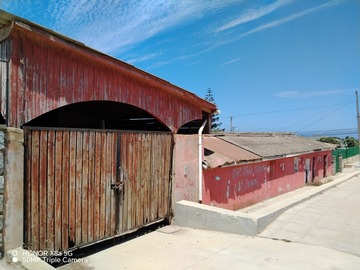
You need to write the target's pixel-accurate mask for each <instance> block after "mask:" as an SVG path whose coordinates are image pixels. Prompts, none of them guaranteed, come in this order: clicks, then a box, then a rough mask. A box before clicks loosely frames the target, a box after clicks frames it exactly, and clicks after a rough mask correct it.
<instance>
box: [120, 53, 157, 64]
mask: <svg viewBox="0 0 360 270" xmlns="http://www.w3.org/2000/svg"><path fill="white" fill-rule="evenodd" d="M159 55H161V54H160V53H150V54H146V55H142V56H140V57H137V58H132V59H129V60H126V62H127V63H129V64H135V63H140V62H144V61H147V60H150V59H152V58H155V57H157V56H159Z"/></svg>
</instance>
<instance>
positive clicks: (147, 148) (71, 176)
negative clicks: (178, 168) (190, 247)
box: [24, 127, 172, 251]
mask: <svg viewBox="0 0 360 270" xmlns="http://www.w3.org/2000/svg"><path fill="white" fill-rule="evenodd" d="M24 130H25V151H26V153H25V159H26V160H25V190H26V191H25V245H26V247H27V248H28V249H31V250H50V251H52V250H59V251H64V250H69V249H73V248H78V247H81V246H84V245H88V244H91V243H94V242H97V241H99V240H103V239H107V238H110V237H114V236H117V235H120V234H124V233H127V232H130V231H133V230H135V229H138V228H140V227H143V226H145V225H147V224H149V223H152V222H155V221H159V220H162V219H164V218H167V217H168V216H169V212H170V187H171V185H170V179H171V178H170V176H171V163H172V160H171V157H172V135H171V134H170V133H152V132H146V133H145V132H120V131H109V130H75V129H54V128H51V129H50V128H46V129H44V128H30V127H26V128H25V129H24Z"/></svg>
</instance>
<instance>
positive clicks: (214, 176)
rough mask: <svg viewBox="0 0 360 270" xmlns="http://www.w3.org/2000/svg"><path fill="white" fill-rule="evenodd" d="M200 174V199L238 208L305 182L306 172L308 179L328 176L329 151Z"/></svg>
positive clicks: (230, 207)
mask: <svg viewBox="0 0 360 270" xmlns="http://www.w3.org/2000/svg"><path fill="white" fill-rule="evenodd" d="M306 160H308V161H306ZM307 163H308V164H309V165H308V166H307ZM203 174H204V181H203V201H202V202H203V203H204V204H208V205H213V206H217V207H221V208H226V209H230V210H237V209H241V208H244V207H246V206H249V205H252V204H255V203H258V202H261V201H263V200H266V199H269V198H272V197H275V196H278V195H280V194H283V193H285V192H289V191H292V190H295V189H297V188H299V187H302V186H304V185H305V184H306V175H307V182H308V183H311V182H313V181H314V182H316V181H319V180H321V179H323V178H324V176H325V177H326V176H330V175H331V151H319V152H314V153H310V154H304V155H299V156H296V157H287V158H281V159H276V160H269V161H262V162H256V163H251V164H244V165H237V166H229V167H222V168H221V167H218V168H210V169H206V170H203Z"/></svg>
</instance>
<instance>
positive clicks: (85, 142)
mask: <svg viewBox="0 0 360 270" xmlns="http://www.w3.org/2000/svg"><path fill="white" fill-rule="evenodd" d="M89 142H90V133H89V132H88V131H85V132H84V137H83V146H82V148H83V150H82V151H83V162H82V167H83V182H82V212H81V214H82V223H81V224H82V228H81V233H82V242H83V243H87V242H88V225H89V224H88V222H89V221H88V214H89V212H88V195H89Z"/></svg>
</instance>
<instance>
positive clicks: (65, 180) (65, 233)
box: [61, 131, 70, 249]
mask: <svg viewBox="0 0 360 270" xmlns="http://www.w3.org/2000/svg"><path fill="white" fill-rule="evenodd" d="M62 134H63V147H62V150H63V164H62V181H61V189H62V191H61V192H62V200H61V209H62V210H61V212H62V213H61V215H62V224H61V237H62V238H61V243H62V248H63V249H67V248H69V193H70V192H69V188H70V180H69V177H70V151H69V149H70V134H69V131H63V133H62Z"/></svg>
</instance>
